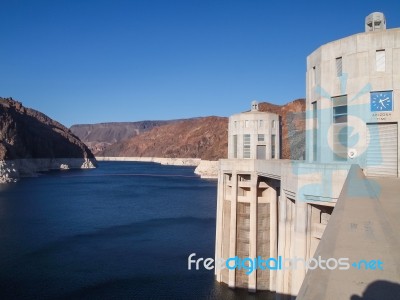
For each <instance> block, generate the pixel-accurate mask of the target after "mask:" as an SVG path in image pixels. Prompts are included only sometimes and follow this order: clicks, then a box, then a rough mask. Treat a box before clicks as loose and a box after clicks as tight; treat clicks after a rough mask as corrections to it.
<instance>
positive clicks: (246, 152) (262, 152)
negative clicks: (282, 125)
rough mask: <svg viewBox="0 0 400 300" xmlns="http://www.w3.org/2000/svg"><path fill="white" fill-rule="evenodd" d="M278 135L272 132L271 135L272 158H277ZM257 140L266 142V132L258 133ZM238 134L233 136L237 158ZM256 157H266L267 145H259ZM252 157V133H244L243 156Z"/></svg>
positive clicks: (234, 154)
mask: <svg viewBox="0 0 400 300" xmlns="http://www.w3.org/2000/svg"><path fill="white" fill-rule="evenodd" d="M275 137H276V135H275V134H272V135H271V158H272V159H274V158H276V154H275V151H276V138H275ZM257 141H258V142H263V143H264V142H265V135H264V134H258V135H257ZM237 150H238V136H237V135H234V136H233V157H234V158H237V157H238V151H237ZM256 154H257V155H256V158H257V159H266V158H267V157H266V145H257V153H256ZM250 157H251V135H250V134H244V135H243V158H250Z"/></svg>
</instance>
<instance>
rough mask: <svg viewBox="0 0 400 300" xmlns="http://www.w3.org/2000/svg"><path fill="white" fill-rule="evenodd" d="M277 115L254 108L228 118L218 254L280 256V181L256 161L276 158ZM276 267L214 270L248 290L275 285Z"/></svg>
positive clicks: (218, 276)
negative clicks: (274, 269) (270, 175)
mask: <svg viewBox="0 0 400 300" xmlns="http://www.w3.org/2000/svg"><path fill="white" fill-rule="evenodd" d="M279 134H280V128H279V116H278V115H277V114H274V113H267V112H260V111H259V110H258V103H257V102H256V101H253V102H252V104H251V110H250V111H248V112H244V113H240V114H236V115H233V116H231V117H230V118H229V133H228V138H229V142H228V144H229V145H228V148H229V151H228V158H229V159H228V160H224V161H222V162H221V172H220V174H219V181H218V208H217V234H216V259H220V258H223V259H225V260H226V259H228V258H230V257H235V256H237V257H239V258H242V259H243V258H249V257H250V258H255V257H258V256H260V257H262V258H269V257H276V256H277V251H278V242H277V226H278V224H277V220H278V219H277V218H278V217H277V214H278V208H277V205H278V204H277V203H278V197H279V193H280V187H279V181H278V180H276V179H274V178H267V177H264V176H262V174H260V173H259V172H257V170H256V168H255V166H259V167H261V166H262V165H263V164H264V163H267V162H273V163H275V162H276V163H278V161H279V160H278V159H279V157H280V151H279ZM275 278H276V272H273V271H268V270H254V271H253V272H251V274H246V270H245V269H243V268H242V269H236V270H228V269H223V270H216V279H217V280H218V281H220V282H224V283H226V284H228V285H229V286H230V287H239V288H247V289H248V290H250V291H256V290H270V291H275V290H276V287H275V285H276V279H275Z"/></svg>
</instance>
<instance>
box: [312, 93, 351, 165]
mask: <svg viewBox="0 0 400 300" xmlns="http://www.w3.org/2000/svg"><path fill="white" fill-rule="evenodd" d="M312 111H313V116H312V118H313V160H314V161H316V160H317V149H318V148H317V147H318V146H317V128H318V126H317V122H318V110H317V102H313V103H312ZM332 118H333V119H332V126H333V143H332V146H333V149H332V150H333V159H334V160H337V161H345V160H347V148H348V130H347V95H345V96H339V97H333V98H332Z"/></svg>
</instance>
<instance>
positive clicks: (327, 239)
mask: <svg viewBox="0 0 400 300" xmlns="http://www.w3.org/2000/svg"><path fill="white" fill-rule="evenodd" d="M391 180H392V181H393V182H391ZM399 194H400V181H399V180H398V179H390V178H385V179H377V180H372V179H369V178H366V177H365V176H364V174H363V172H362V170H361V169H360V168H359V166H358V165H353V166H352V167H351V169H350V171H349V174H348V176H347V178H346V182H345V184H344V186H343V190H342V192H341V194H340V196H339V199H338V201H337V204H336V207H335V209H334V211H333V213H332V216H331V218H330V221H329V223H328V225H327V227H326V229H325V232H324V234H323V236H322V239H321V242H320V243H319V245H318V248H317V250H316V252H315V255H314V258H315V259H319V257H321V259H322V260H325V261H326V260H328V259H330V258H334V259H336V261H337V260H338V259H340V258H345V259H347V261H348V265H349V266H348V268H347V269H343V270H340V269H339V268H338V267H337V268H334V269H328V268H327V267H326V266H325V269H321V268H316V269H314V270H309V271H308V272H307V274H306V277H305V279H304V281H303V284H302V286H301V289H300V291H299V293H298V297H297V299H298V300H305V299H319V300H321V299H351V300H355V299H400V284H399V283H400V235H399V230H400V228H399V227H400V221H399V220H398V219H399V218H400V215H399V214H397V212H400V203H399V202H398V199H399ZM396 216H397V218H396ZM334 266H335V263H334V260H331V262H330V267H331V268H333V267H334ZM382 269H383V270H382ZM358 295H362V296H358Z"/></svg>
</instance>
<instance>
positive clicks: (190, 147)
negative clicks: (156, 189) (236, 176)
mask: <svg viewBox="0 0 400 300" xmlns="http://www.w3.org/2000/svg"><path fill="white" fill-rule="evenodd" d="M259 108H260V111H266V112H273V113H276V114H279V115H280V116H281V124H282V133H281V139H282V152H281V153H282V155H281V156H282V158H286V159H303V158H304V153H305V113H304V111H305V100H304V99H297V100H294V101H292V102H289V103H287V104H285V105H276V104H272V103H268V102H262V103H260V104H259ZM227 130H228V118H223V117H203V118H195V119H187V120H179V121H177V120H174V121H173V122H172V123H170V124H166V125H160V126H154V127H153V128H151V129H149V130H146V131H145V132H144V133H140V134H138V135H135V136H133V137H131V138H128V139H125V140H121V141H120V142H116V143H114V144H111V145H109V146H107V147H105V148H104V149H103V150H102V151H98V152H96V156H105V157H164V158H176V157H187V158H201V159H203V160H218V159H220V158H226V157H227V148H228V134H227Z"/></svg>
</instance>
